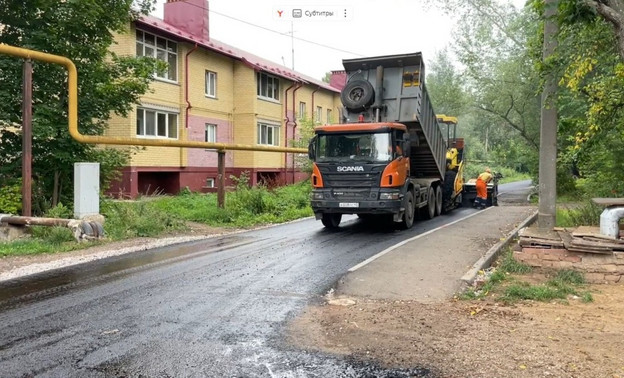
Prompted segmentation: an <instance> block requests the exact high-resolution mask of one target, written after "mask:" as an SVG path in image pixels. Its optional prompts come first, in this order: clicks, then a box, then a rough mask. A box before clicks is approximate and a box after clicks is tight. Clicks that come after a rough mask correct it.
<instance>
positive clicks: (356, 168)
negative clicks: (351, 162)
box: [336, 165, 364, 172]
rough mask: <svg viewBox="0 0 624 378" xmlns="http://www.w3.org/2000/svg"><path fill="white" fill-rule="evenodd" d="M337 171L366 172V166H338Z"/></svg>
mask: <svg viewBox="0 0 624 378" xmlns="http://www.w3.org/2000/svg"><path fill="white" fill-rule="evenodd" d="M336 171H337V172H364V167H362V166H361V165H359V166H343V167H336Z"/></svg>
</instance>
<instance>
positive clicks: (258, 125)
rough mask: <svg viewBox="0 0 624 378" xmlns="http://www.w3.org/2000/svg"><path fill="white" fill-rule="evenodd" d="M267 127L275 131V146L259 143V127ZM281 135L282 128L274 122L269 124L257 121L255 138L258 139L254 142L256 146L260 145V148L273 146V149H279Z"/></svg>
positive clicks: (268, 122)
mask: <svg viewBox="0 0 624 378" xmlns="http://www.w3.org/2000/svg"><path fill="white" fill-rule="evenodd" d="M262 125H264V126H269V127H271V128H273V129H274V130H275V129H277V138H276V139H277V144H272V143H260V129H261V126H262ZM281 135H282V126H281V125H280V124H279V123H275V122H271V121H262V120H259V121H257V123H256V138H257V139H258V140H257V141H256V144H258V145H260V146H273V147H279V146H280V145H281Z"/></svg>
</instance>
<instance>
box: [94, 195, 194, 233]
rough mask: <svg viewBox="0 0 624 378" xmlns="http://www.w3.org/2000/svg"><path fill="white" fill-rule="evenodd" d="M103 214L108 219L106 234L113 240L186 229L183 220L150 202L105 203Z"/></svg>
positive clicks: (103, 204) (102, 209)
mask: <svg viewBox="0 0 624 378" xmlns="http://www.w3.org/2000/svg"><path fill="white" fill-rule="evenodd" d="M101 212H102V215H104V216H105V217H106V225H105V231H106V234H107V235H108V236H109V237H110V238H111V239H113V240H118V239H126V238H132V237H137V236H141V237H146V236H157V235H159V234H161V233H164V232H167V231H173V230H180V229H184V224H183V222H182V220H181V219H179V218H178V217H176V216H174V215H173V214H170V213H167V212H164V211H161V210H158V209H157V208H155V207H154V206H152V204H151V203H148V202H140V201H139V202H116V201H105V202H103V203H102V208H101Z"/></svg>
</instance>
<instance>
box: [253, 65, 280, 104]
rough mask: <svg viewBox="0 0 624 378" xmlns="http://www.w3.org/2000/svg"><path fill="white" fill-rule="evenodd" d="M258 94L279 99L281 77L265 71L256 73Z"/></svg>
mask: <svg viewBox="0 0 624 378" xmlns="http://www.w3.org/2000/svg"><path fill="white" fill-rule="evenodd" d="M256 78H257V86H258V96H259V97H263V98H270V99H272V100H276V101H279V79H278V78H276V77H275V76H271V75H267V74H265V73H263V72H258V73H257V74H256Z"/></svg>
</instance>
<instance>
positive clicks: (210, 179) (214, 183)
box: [205, 177, 217, 188]
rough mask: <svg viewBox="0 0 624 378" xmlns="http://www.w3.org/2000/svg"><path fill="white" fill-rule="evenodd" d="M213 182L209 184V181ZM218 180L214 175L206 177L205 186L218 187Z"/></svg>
mask: <svg viewBox="0 0 624 378" xmlns="http://www.w3.org/2000/svg"><path fill="white" fill-rule="evenodd" d="M209 182H210V183H211V185H208V183H209ZM216 184H217V180H216V179H215V178H214V177H208V178H206V186H205V188H216V187H217V185H216Z"/></svg>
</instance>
